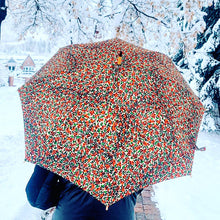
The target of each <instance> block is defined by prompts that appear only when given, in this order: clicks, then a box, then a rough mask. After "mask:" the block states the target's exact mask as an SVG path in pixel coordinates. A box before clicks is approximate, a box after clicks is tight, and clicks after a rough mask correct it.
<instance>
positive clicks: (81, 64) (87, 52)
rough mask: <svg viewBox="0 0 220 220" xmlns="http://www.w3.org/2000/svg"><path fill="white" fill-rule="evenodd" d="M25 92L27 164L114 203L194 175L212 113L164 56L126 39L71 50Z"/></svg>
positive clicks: (47, 66)
mask: <svg viewBox="0 0 220 220" xmlns="http://www.w3.org/2000/svg"><path fill="white" fill-rule="evenodd" d="M120 51H122V52H123V55H122V57H121V58H120V65H118V54H119V52H120ZM19 93H20V98H21V101H22V108H23V115H24V126H25V144H26V151H25V160H26V161H29V162H32V163H35V164H38V165H41V166H43V167H45V168H47V169H49V170H51V171H52V172H55V173H57V174H59V175H61V176H62V177H64V178H66V179H68V180H70V181H71V182H73V183H74V184H76V185H78V186H79V187H81V188H83V189H84V190H85V191H87V192H89V193H90V194H91V195H92V196H94V197H95V198H97V199H98V200H100V201H101V202H102V203H103V204H105V205H106V206H109V205H111V204H113V203H115V202H117V201H118V200H120V199H121V198H123V197H125V196H127V195H129V194H131V193H133V192H135V191H137V190H139V189H141V188H144V187H147V186H148V185H151V184H155V183H158V182H161V181H164V180H168V179H172V178H176V177H180V176H185V175H190V174H191V171H192V163H193V156H194V151H195V149H194V147H193V146H194V144H195V143H196V139H197V134H198V131H199V126H200V123H201V118H202V115H203V113H204V109H203V106H202V104H201V103H200V101H199V99H198V98H197V97H196V96H195V95H194V93H193V92H192V90H191V89H190V87H189V86H188V84H187V83H186V82H185V80H184V79H183V77H182V76H181V74H180V73H179V72H178V70H177V69H176V67H175V66H174V64H173V63H172V61H171V59H170V58H168V57H167V56H166V55H164V54H161V53H158V52H154V51H148V50H146V49H143V48H140V47H137V46H135V45H132V44H129V43H127V42H124V41H122V40H119V39H112V40H108V41H102V42H98V43H90V44H78V45H70V46H67V47H64V48H62V49H60V50H59V51H58V52H57V53H56V54H55V55H54V56H53V57H52V58H51V59H50V60H49V62H47V63H46V64H45V66H43V67H42V68H41V69H40V71H39V72H37V73H36V74H35V75H34V76H33V77H32V78H31V79H30V81H28V82H27V83H26V84H25V85H23V86H22V87H21V88H19Z"/></svg>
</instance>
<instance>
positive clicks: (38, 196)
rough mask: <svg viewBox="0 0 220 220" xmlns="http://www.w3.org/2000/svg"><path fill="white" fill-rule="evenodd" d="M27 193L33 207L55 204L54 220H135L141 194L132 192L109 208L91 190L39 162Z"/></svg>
mask: <svg viewBox="0 0 220 220" xmlns="http://www.w3.org/2000/svg"><path fill="white" fill-rule="evenodd" d="M26 194H27V198H28V200H29V202H30V204H31V205H32V206H34V207H37V208H41V209H44V210H46V209H48V208H50V207H53V206H56V210H55V212H54V214H53V218H52V219H53V220H134V206H135V204H136V198H137V195H138V193H133V194H132V195H130V196H127V197H125V198H123V199H121V200H120V201H118V202H117V203H115V204H113V205H111V206H110V207H109V209H108V211H106V208H105V206H104V205H103V204H102V203H101V202H99V201H98V200H97V199H95V198H94V197H92V196H91V195H90V194H89V193H87V192H85V191H84V190H82V189H81V188H79V187H77V186H76V185H74V184H72V183H71V182H69V181H67V180H65V179H63V178H62V177H60V176H58V175H56V174H54V173H52V172H50V171H48V170H46V169H44V168H42V167H39V166H36V167H35V170H34V173H33V175H32V176H31V179H30V180H29V182H28V184H27V187H26ZM48 198H49V199H48Z"/></svg>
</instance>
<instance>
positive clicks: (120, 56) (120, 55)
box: [118, 51, 122, 65]
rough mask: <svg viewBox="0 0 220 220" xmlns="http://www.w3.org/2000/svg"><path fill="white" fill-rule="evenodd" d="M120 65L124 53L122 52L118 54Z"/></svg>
mask: <svg viewBox="0 0 220 220" xmlns="http://www.w3.org/2000/svg"><path fill="white" fill-rule="evenodd" d="M118 56H119V57H118V65H121V63H122V51H120V52H119V54H118Z"/></svg>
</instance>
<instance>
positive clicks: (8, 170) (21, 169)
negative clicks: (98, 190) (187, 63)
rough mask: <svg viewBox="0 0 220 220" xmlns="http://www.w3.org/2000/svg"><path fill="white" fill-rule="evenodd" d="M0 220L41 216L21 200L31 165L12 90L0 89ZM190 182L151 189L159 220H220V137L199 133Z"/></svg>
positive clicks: (182, 180) (171, 182) (172, 182)
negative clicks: (161, 218)
mask: <svg viewBox="0 0 220 220" xmlns="http://www.w3.org/2000/svg"><path fill="white" fill-rule="evenodd" d="M0 106H1V108H0V176H1V178H0V195H1V196H0V212H1V219H4V220H5V219H6V220H30V219H31V220H37V219H40V216H41V215H42V212H41V211H40V210H38V209H35V208H32V207H31V206H30V205H29V204H28V202H27V199H26V195H25V186H26V184H27V181H28V179H29V178H30V176H31V174H32V172H33V168H34V165H33V164H30V163H26V162H24V134H23V116H22V110H21V105H20V99H19V95H18V92H17V87H0ZM198 146H199V147H203V146H206V148H207V150H206V151H205V152H196V154H195V160H194V165H193V172H192V176H191V177H181V178H178V179H175V180H169V181H166V182H163V183H159V184H156V185H154V189H155V197H154V200H155V201H157V203H158V207H159V209H160V211H161V215H162V217H163V220H186V219H187V220H207V219H220V211H219V204H220V191H219V187H220V136H219V135H217V134H209V133H205V132H200V134H199V138H198Z"/></svg>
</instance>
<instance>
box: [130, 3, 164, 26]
mask: <svg viewBox="0 0 220 220" xmlns="http://www.w3.org/2000/svg"><path fill="white" fill-rule="evenodd" d="M128 2H129V3H130V4H131V5H132V6H133V7H134V9H135V10H136V11H137V12H139V13H140V14H142V15H144V16H146V17H148V18H151V19H154V20H156V21H160V22H161V23H162V24H163V25H164V26H165V27H166V28H168V26H167V24H166V23H165V22H163V21H161V20H159V19H158V18H156V17H153V16H150V15H148V14H146V13H144V12H143V11H140V10H139V9H138V8H137V6H136V4H134V3H133V2H131V1H129V0H128Z"/></svg>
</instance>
